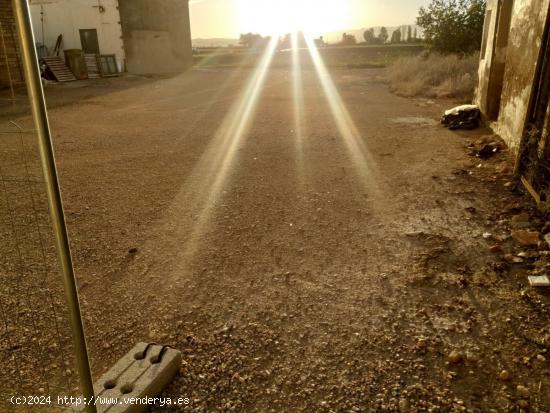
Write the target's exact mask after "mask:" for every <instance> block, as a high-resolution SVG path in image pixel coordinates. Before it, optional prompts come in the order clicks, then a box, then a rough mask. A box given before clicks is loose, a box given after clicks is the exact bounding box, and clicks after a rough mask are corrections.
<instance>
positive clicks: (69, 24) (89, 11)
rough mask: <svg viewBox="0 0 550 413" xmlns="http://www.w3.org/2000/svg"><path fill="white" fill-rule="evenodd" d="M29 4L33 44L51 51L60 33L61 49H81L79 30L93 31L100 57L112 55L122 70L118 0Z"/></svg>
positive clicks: (49, 0) (36, 1)
mask: <svg viewBox="0 0 550 413" xmlns="http://www.w3.org/2000/svg"><path fill="white" fill-rule="evenodd" d="M30 5H31V16H32V24H33V29H34V35H35V38H36V42H38V43H42V44H45V45H46V46H47V47H48V48H49V49H53V47H54V46H55V42H56V40H57V37H58V36H59V35H60V34H62V35H63V44H62V48H63V49H82V45H81V43H80V32H79V30H80V29H96V30H97V36H98V40H99V51H100V52H101V54H115V55H116V57H117V62H118V65H119V69H121V70H122V69H123V65H124V59H125V55H124V43H123V41H122V30H121V27H120V14H119V12H118V0H30ZM99 6H102V7H103V8H104V10H105V11H104V12H101V11H100V7H99Z"/></svg>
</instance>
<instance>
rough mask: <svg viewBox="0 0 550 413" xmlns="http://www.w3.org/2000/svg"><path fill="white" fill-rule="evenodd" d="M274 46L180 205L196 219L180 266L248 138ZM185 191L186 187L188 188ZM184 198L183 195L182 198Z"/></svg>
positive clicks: (195, 244)
mask: <svg viewBox="0 0 550 413" xmlns="http://www.w3.org/2000/svg"><path fill="white" fill-rule="evenodd" d="M276 47H277V39H275V38H274V39H272V40H271V42H270V43H269V45H268V46H267V48H266V50H265V52H264V54H263V56H262V58H261V61H260V63H259V65H258V67H257V68H256V69H255V71H254V73H253V75H252V77H251V79H250V81H249V83H248V85H247V86H246V88H245V90H244V92H243V94H242V97H241V98H240V100H239V101H237V102H236V104H235V105H234V106H233V108H232V109H231V110H230V112H229V113H228V115H227V116H226V118H225V119H224V121H223V122H222V125H221V126H220V128H219V129H218V132H217V134H216V137H215V138H214V140H213V141H212V143H211V144H210V145H209V148H208V149H207V152H206V153H205V154H204V156H203V157H202V159H201V161H200V165H199V166H198V168H197V170H196V171H197V175H198V174H199V173H201V172H202V173H204V172H205V171H208V172H207V173H206V174H205V175H203V176H195V177H194V178H195V182H198V189H199V191H198V192H196V195H195V196H194V197H192V198H191V199H187V200H186V201H184V204H182V205H181V207H184V208H186V209H190V210H191V209H192V210H193V215H194V216H195V217H196V219H195V220H194V222H193V225H192V229H191V231H190V233H189V235H188V236H187V239H186V241H185V245H184V247H183V249H182V255H181V258H180V261H181V262H180V265H185V264H186V263H188V262H189V260H190V259H192V257H193V256H194V254H195V253H196V251H197V248H198V247H199V246H200V238H201V236H202V235H203V234H204V232H205V229H206V227H207V225H208V222H209V221H210V219H211V216H212V213H213V209H214V207H215V206H216V203H217V201H218V200H219V197H220V195H221V193H222V191H223V190H224V188H226V187H227V181H228V179H229V176H230V174H231V172H230V171H231V168H232V167H233V165H234V163H235V159H236V153H237V150H238V149H239V146H240V144H241V143H242V142H243V141H244V140H245V139H246V137H247V134H248V130H249V127H250V125H251V122H252V119H253V117H254V111H255V109H256V107H257V103H258V98H259V96H260V94H261V92H262V90H263V86H264V83H265V79H266V77H267V73H268V71H269V67H270V65H271V61H272V59H273V55H274V53H275V49H276ZM213 168H214V169H213ZM185 188H187V185H186V186H185ZM185 198H186V196H185V195H184V196H183V199H185ZM182 201H183V200H182Z"/></svg>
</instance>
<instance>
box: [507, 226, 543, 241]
mask: <svg viewBox="0 0 550 413" xmlns="http://www.w3.org/2000/svg"><path fill="white" fill-rule="evenodd" d="M512 238H514V240H516V241H517V242H519V243H520V244H521V245H538V243H539V241H540V233H539V232H538V231H528V230H524V229H516V230H513V231H512Z"/></svg>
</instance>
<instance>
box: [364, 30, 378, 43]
mask: <svg viewBox="0 0 550 413" xmlns="http://www.w3.org/2000/svg"><path fill="white" fill-rule="evenodd" d="M363 37H364V38H365V42H366V43H367V44H375V43H376V36H375V35H374V29H368V30H366V31H365V33H364V34H363Z"/></svg>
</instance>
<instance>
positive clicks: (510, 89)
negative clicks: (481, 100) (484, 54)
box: [494, 0, 550, 152]
mask: <svg viewBox="0 0 550 413" xmlns="http://www.w3.org/2000/svg"><path fill="white" fill-rule="evenodd" d="M549 3H550V0H515V2H514V9H513V15H512V23H511V29H510V37H509V41H508V51H507V59H506V69H505V73H504V88H503V91H502V98H501V99H502V100H501V104H500V114H499V119H498V122H496V124H495V125H494V129H495V131H496V132H497V133H498V134H499V135H500V136H501V137H502V138H503V139H504V140H505V141H506V143H507V144H508V146H509V147H510V148H511V149H512V150H513V151H515V152H517V151H518V149H519V146H520V144H521V140H522V136H523V131H524V127H525V123H526V120H527V116H528V109H529V101H530V99H531V93H532V91H533V82H534V79H535V72H536V69H537V65H538V60H539V54H540V49H541V47H542V37H543V34H544V29H545V25H546V21H547V18H548V9H549Z"/></svg>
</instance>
